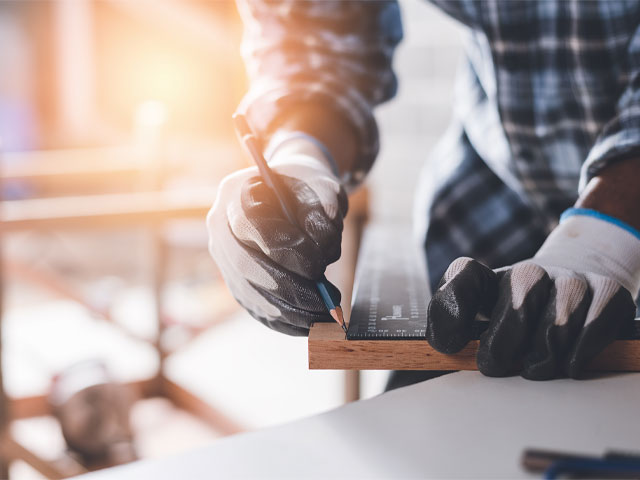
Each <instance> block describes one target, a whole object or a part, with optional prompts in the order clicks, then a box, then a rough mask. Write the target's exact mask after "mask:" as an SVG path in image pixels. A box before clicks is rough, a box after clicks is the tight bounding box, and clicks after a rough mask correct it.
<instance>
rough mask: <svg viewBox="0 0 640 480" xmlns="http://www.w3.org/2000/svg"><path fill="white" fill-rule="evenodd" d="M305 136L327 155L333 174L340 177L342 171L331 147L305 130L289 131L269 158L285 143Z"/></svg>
mask: <svg viewBox="0 0 640 480" xmlns="http://www.w3.org/2000/svg"><path fill="white" fill-rule="evenodd" d="M300 138H303V139H305V140H307V141H309V142H311V143H313V144H314V145H315V146H316V147H317V148H318V150H320V151H321V152H322V154H323V155H324V156H325V158H326V159H327V161H328V162H329V168H331V172H333V174H334V175H335V176H336V178H340V171H339V170H338V164H337V163H336V161H335V159H334V158H333V155H331V152H330V151H329V149H328V148H327V146H326V145H325V144H324V143H322V142H321V141H320V140H318V139H317V138H316V137H313V136H311V135H309V134H308V133H304V132H291V133H288V134H287V135H286V136H285V137H284V138H283V139H282V140H280V142H279V143H278V144H277V145H276V147H275V148H274V149H273V150H271V152H270V154H269V158H271V157H272V156H273V155H274V154H275V152H276V151H277V150H278V149H279V148H280V147H281V146H282V145H284V144H285V143H287V142H289V141H291V140H297V139H300Z"/></svg>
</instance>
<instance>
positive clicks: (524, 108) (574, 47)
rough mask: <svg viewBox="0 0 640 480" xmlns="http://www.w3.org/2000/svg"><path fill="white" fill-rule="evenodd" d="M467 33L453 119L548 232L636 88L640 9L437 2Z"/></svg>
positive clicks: (613, 4)
mask: <svg viewBox="0 0 640 480" xmlns="http://www.w3.org/2000/svg"><path fill="white" fill-rule="evenodd" d="M432 1H433V3H435V4H437V5H438V6H440V7H441V8H442V9H443V10H445V11H446V12H447V13H448V14H450V15H452V16H453V17H454V18H456V19H458V20H460V21H462V22H463V23H465V24H466V25H468V26H469V27H470V31H469V38H468V41H467V44H466V53H467V57H468V62H467V64H466V65H465V67H464V68H463V69H462V71H461V72H460V76H459V79H458V85H457V91H456V116H457V117H459V119H460V120H461V121H462V123H463V125H464V128H465V131H466V133H467V135H468V137H469V139H470V140H471V142H472V144H473V146H474V148H475V149H476V150H477V152H478V153H479V154H480V156H481V157H482V158H483V159H484V161H485V162H486V163H487V164H488V165H489V167H490V168H492V170H494V172H496V173H497V174H498V176H500V178H502V179H503V181H504V182H505V183H507V185H509V186H510V187H512V188H513V189H514V190H515V191H517V192H518V193H520V194H521V195H522V196H523V198H526V199H527V201H528V202H530V203H531V204H532V206H534V208H536V210H538V211H539V213H540V214H541V216H542V217H543V221H545V222H547V223H548V224H549V226H551V224H553V223H555V221H556V219H557V218H558V216H559V214H560V213H561V212H562V210H564V209H565V208H567V207H568V206H570V205H571V204H572V203H573V202H574V201H575V199H576V197H577V193H578V181H579V176H580V168H581V166H582V164H583V162H584V161H585V159H586V158H587V156H588V154H589V151H590V149H591V147H592V146H593V144H594V142H595V140H596V138H597V136H598V133H599V132H600V130H601V129H602V127H603V126H604V125H605V124H606V123H607V122H608V121H610V120H611V119H612V118H614V117H615V115H616V107H617V104H618V101H619V99H620V97H621V95H622V94H623V93H624V90H625V88H626V87H627V85H628V84H629V82H630V81H632V80H633V79H632V74H633V72H632V71H631V67H630V61H629V60H630V59H629V55H630V54H629V45H630V42H631V41H632V39H633V37H634V34H635V33H636V30H637V28H638V25H639V24H640V2H637V1H626V2H623V1H612V0H609V1H580V0H571V1H514V0H505V1H500V0H482V1H475V0H467V1H465V0H460V1H450V0H432Z"/></svg>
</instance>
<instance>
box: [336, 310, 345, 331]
mask: <svg viewBox="0 0 640 480" xmlns="http://www.w3.org/2000/svg"><path fill="white" fill-rule="evenodd" d="M336 314H337V315H338V318H339V319H340V320H338V323H339V324H340V325H342V328H344V329H346V328H347V327H346V325H345V323H344V313H343V312H342V307H340V305H338V306H336Z"/></svg>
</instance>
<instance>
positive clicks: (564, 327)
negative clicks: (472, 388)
mask: <svg viewBox="0 0 640 480" xmlns="http://www.w3.org/2000/svg"><path fill="white" fill-rule="evenodd" d="M639 289H640V234H638V232H636V231H634V230H633V229H631V228H630V227H628V226H626V225H623V226H622V228H621V226H620V222H616V221H615V219H611V218H609V217H606V216H603V215H600V214H598V213H597V212H594V211H592V210H584V209H571V210H569V211H568V212H567V214H565V216H563V221H562V222H561V223H560V225H559V226H558V227H557V228H556V229H555V230H554V231H553V232H552V233H551V235H550V236H549V238H548V239H547V241H546V242H545V243H544V245H543V246H542V247H541V248H540V250H539V251H538V253H537V254H536V255H535V256H534V257H533V258H532V259H529V260H526V261H523V262H520V263H517V264H515V265H513V266H510V267H505V268H501V269H498V270H495V271H494V270H491V269H489V268H487V267H486V266H484V265H482V264H481V263H479V262H477V261H475V260H473V259H471V258H458V259H457V260H455V261H454V262H452V263H451V265H450V266H449V268H448V269H447V271H446V272H445V275H444V277H443V278H442V280H441V281H440V284H439V285H438V288H437V290H436V292H435V293H434V294H433V297H432V299H431V302H430V304H429V308H428V316H429V321H428V327H427V339H428V341H429V343H430V344H431V345H432V346H433V347H434V348H435V349H436V350H438V351H440V352H443V353H447V354H452V353H456V352H458V351H460V350H461V349H462V348H463V347H464V346H465V345H466V344H467V342H468V341H469V340H470V339H471V336H472V329H471V325H472V323H473V322H474V320H475V319H476V315H477V314H480V315H481V316H484V317H487V318H488V320H489V325H488V327H487V329H486V330H485V331H484V332H483V333H482V335H481V336H480V345H479V349H478V353H477V365H478V369H479V370H480V371H481V372H482V373H483V374H485V375H488V376H493V377H501V376H507V375H513V374H517V373H520V375H522V376H523V377H525V378H528V379H531V380H547V379H552V378H556V377H560V376H565V375H567V376H570V377H573V378H576V377H578V376H579V375H580V374H581V372H582V371H583V369H584V367H585V366H586V365H587V364H588V363H589V362H590V361H591V360H592V359H593V358H594V357H595V356H596V355H597V354H598V353H600V352H601V351H602V350H603V349H604V348H605V347H606V346H607V345H608V344H609V343H610V342H611V341H613V340H615V339H616V337H617V336H618V335H619V333H620V332H621V329H623V328H630V326H631V325H632V321H633V318H634V314H635V310H636V306H635V303H634V300H633V299H634V298H635V297H636V296H637V295H638V290H639Z"/></svg>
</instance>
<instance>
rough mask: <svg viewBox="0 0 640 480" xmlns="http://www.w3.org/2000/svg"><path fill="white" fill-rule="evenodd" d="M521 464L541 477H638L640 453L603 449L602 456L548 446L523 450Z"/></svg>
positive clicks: (639, 475)
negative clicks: (553, 449) (606, 450)
mask: <svg viewBox="0 0 640 480" xmlns="http://www.w3.org/2000/svg"><path fill="white" fill-rule="evenodd" d="M522 466H523V467H524V468H525V469H526V470H527V471H529V472H533V473H544V478H546V479H554V478H557V477H558V476H559V475H564V476H569V477H570V478H639V477H640V453H627V452H615V451H611V452H607V453H605V455H604V456H602V457H598V456H594V455H581V454H576V453H567V452H557V451H551V450H536V449H528V450H525V451H524V453H523V455H522Z"/></svg>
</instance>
